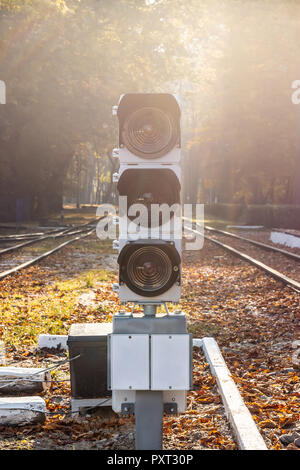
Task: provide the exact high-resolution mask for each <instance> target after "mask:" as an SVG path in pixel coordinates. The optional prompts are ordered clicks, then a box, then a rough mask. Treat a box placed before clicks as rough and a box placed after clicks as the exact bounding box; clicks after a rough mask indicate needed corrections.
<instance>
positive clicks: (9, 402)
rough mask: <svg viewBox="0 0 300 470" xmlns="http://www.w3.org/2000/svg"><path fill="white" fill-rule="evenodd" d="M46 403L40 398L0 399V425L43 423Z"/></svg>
mask: <svg viewBox="0 0 300 470" xmlns="http://www.w3.org/2000/svg"><path fill="white" fill-rule="evenodd" d="M45 413H46V403H45V400H43V398H41V397H9V398H0V425H1V426H20V425H26V424H30V423H31V424H32V423H37V422H43V421H45Z"/></svg>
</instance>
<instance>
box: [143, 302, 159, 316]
mask: <svg viewBox="0 0 300 470" xmlns="http://www.w3.org/2000/svg"><path fill="white" fill-rule="evenodd" d="M143 307H144V315H145V316H149V317H155V315H156V308H157V306H156V305H152V304H149V305H147V304H146V305H144V306H143Z"/></svg>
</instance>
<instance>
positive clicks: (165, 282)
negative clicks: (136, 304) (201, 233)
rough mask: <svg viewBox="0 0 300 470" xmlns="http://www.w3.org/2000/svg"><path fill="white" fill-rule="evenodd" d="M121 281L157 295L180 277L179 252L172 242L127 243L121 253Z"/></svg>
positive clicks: (151, 295)
mask: <svg viewBox="0 0 300 470" xmlns="http://www.w3.org/2000/svg"><path fill="white" fill-rule="evenodd" d="M118 262H119V264H120V277H121V278H120V280H121V281H123V282H125V284H126V285H127V286H128V287H129V288H130V289H131V290H132V291H133V292H135V293H136V294H139V295H142V296H145V297H155V296H156V295H161V294H163V293H164V292H166V291H167V290H168V289H170V287H172V285H173V284H174V283H175V282H176V281H177V280H178V276H179V266H178V265H179V263H180V258H179V254H178V252H177V250H176V248H174V247H173V246H171V245H169V244H168V243H161V244H160V245H159V244H153V242H152V244H146V243H145V244H141V242H140V241H139V242H136V243H135V242H133V243H132V244H130V245H129V246H128V245H126V246H125V247H124V248H123V250H122V252H121V253H120V256H119V259H118Z"/></svg>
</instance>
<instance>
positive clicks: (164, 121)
mask: <svg viewBox="0 0 300 470" xmlns="http://www.w3.org/2000/svg"><path fill="white" fill-rule="evenodd" d="M122 136H123V141H124V143H125V145H126V147H127V148H128V150H129V151H131V152H132V153H134V154H135V155H137V156H139V157H142V158H146V159H153V158H158V157H161V156H163V155H165V154H166V153H168V152H169V151H170V150H172V148H173V147H174V146H175V145H176V143H177V140H178V128H177V124H176V120H175V119H174V117H173V116H172V115H171V114H168V113H166V112H164V111H162V110H161V109H159V108H153V107H144V108H139V109H137V110H136V111H134V112H132V113H131V114H129V116H128V117H127V118H126V119H125V122H124V127H123V132H122Z"/></svg>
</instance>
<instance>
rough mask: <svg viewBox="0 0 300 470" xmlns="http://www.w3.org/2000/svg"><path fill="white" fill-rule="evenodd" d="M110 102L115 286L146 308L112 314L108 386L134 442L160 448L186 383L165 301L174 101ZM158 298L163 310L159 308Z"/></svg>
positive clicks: (171, 264) (174, 287)
mask: <svg viewBox="0 0 300 470" xmlns="http://www.w3.org/2000/svg"><path fill="white" fill-rule="evenodd" d="M113 110H114V114H116V115H117V117H118V120H119V147H118V149H114V151H113V155H114V156H116V157H118V158H119V161H120V166H119V171H118V173H117V174H116V175H114V180H115V181H116V182H117V183H118V184H117V188H118V192H119V198H120V204H119V220H120V222H119V226H120V234H119V243H118V245H117V246H118V250H119V256H118V264H119V288H118V291H119V297H120V300H121V302H133V303H134V306H135V305H137V304H139V305H142V306H143V312H144V313H143V315H137V314H135V312H134V308H133V309H132V312H131V313H124V312H119V313H118V314H116V315H115V316H114V318H113V329H112V334H110V335H109V337H108V387H109V389H110V390H111V391H112V407H113V409H114V411H116V412H121V413H124V414H134V415H135V420H136V449H161V448H162V421H163V413H164V412H165V413H175V414H176V413H178V412H182V411H184V410H185V408H186V392H187V390H189V389H190V388H191V387H192V346H191V344H192V338H191V335H189V334H188V333H187V328H186V318H185V315H184V314H183V313H182V312H181V311H175V313H173V312H172V313H170V312H169V311H168V308H167V302H172V303H175V304H176V303H178V302H179V299H180V295H181V256H182V246H181V197H180V189H181V165H180V158H181V133H180V107H179V104H178V102H177V100H176V98H175V97H174V96H173V95H170V94H161V93H158V94H152V93H147V94H143V93H140V94H133V93H129V94H125V95H122V96H121V98H120V101H119V104H118V106H116V107H114V108H113ZM124 199H125V201H126V205H125V206H124V207H125V208H124V207H123V204H121V202H123V201H124ZM178 221H179V225H178ZM176 224H177V225H176ZM176 227H177V228H176ZM178 227H180V230H179V229H178ZM162 304H164V306H165V309H166V314H165V315H162V314H158V313H157V307H158V306H160V305H162Z"/></svg>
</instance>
